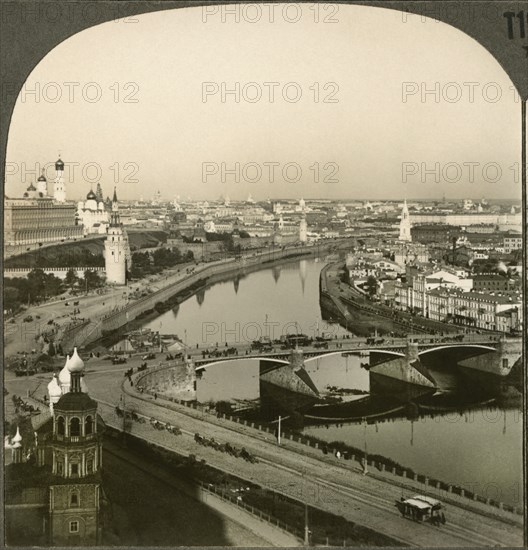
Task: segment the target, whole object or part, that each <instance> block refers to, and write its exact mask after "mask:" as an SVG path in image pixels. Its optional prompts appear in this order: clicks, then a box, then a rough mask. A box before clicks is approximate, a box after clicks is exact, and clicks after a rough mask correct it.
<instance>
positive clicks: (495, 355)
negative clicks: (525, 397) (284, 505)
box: [189, 334, 522, 376]
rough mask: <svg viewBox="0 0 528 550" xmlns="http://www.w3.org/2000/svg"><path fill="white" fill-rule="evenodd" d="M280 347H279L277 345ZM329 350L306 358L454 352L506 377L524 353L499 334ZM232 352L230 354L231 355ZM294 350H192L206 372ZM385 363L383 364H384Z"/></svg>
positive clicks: (339, 343) (336, 343) (350, 344)
mask: <svg viewBox="0 0 528 550" xmlns="http://www.w3.org/2000/svg"><path fill="white" fill-rule="evenodd" d="M277 345H278V344H277ZM325 345H326V346H327V347H316V346H315V345H309V346H303V347H302V348H300V349H302V352H303V355H304V357H305V358H312V357H322V356H330V355H337V354H339V355H343V354H360V355H363V354H364V355H365V356H367V355H369V354H372V353H375V354H377V355H379V356H381V357H385V358H386V360H388V361H389V362H390V359H391V357H392V358H393V359H397V358H406V359H407V362H413V361H416V360H417V359H419V358H420V357H423V356H424V355H426V354H430V353H435V352H438V351H444V350H448V349H453V350H456V351H460V352H466V353H465V355H466V357H467V355H470V357H469V358H467V359H464V360H463V361H462V362H461V364H462V365H463V366H465V367H467V368H474V369H477V370H482V371H485V372H489V373H493V374H497V375H500V376H506V375H507V374H509V372H510V370H511V368H512V366H513V365H514V363H515V362H516V361H517V360H519V359H520V357H521V354H522V340H521V338H505V337H500V336H497V335H488V334H486V335H478V334H469V335H465V336H464V337H462V338H460V337H458V338H457V337H443V338H439V337H435V336H429V335H412V336H409V337H407V338H386V339H382V338H379V339H378V341H377V343H372V342H371V341H370V340H369V341H368V342H367V339H366V338H340V339H334V340H330V341H327V342H326V343H325ZM228 349H230V353H228ZM291 351H292V350H291V349H272V350H271V351H261V350H256V349H253V348H252V347H251V345H250V344H247V343H245V344H234V345H232V346H231V348H224V349H223V348H222V347H216V348H213V349H211V348H205V349H204V348H197V349H193V350H189V355H190V356H191V357H192V358H193V360H194V363H195V365H196V370H197V371H200V370H203V369H205V368H207V367H209V366H210V365H213V364H218V363H223V362H226V361H232V360H237V359H250V358H251V359H262V360H266V359H268V360H270V359H271V360H274V361H277V362H279V363H288V362H289V361H288V359H289V357H290V354H291ZM380 362H381V361H380Z"/></svg>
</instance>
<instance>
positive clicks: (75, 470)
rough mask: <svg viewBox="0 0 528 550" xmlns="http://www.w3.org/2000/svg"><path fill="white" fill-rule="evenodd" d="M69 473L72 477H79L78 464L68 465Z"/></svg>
mask: <svg viewBox="0 0 528 550" xmlns="http://www.w3.org/2000/svg"><path fill="white" fill-rule="evenodd" d="M70 471H71V475H72V476H78V475H79V465H78V464H70Z"/></svg>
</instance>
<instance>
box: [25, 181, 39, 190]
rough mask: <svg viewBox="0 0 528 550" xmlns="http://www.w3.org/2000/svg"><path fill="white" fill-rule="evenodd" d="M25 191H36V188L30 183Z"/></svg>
mask: <svg viewBox="0 0 528 550" xmlns="http://www.w3.org/2000/svg"><path fill="white" fill-rule="evenodd" d="M27 190H28V191H36V190H37V188H36V187H35V186H34V185H33V184H32V183H30V184H29V187H28V188H27Z"/></svg>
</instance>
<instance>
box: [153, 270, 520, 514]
mask: <svg viewBox="0 0 528 550" xmlns="http://www.w3.org/2000/svg"><path fill="white" fill-rule="evenodd" d="M323 265H324V262H323V261H321V262H317V261H315V260H314V259H309V260H306V259H303V260H296V261H292V262H289V263H287V264H283V265H282V266H277V267H271V268H269V269H265V270H262V271H258V272H254V273H251V274H249V275H247V276H246V277H242V278H238V279H237V280H232V281H229V282H224V283H219V284H216V285H214V286H212V287H210V288H208V289H207V290H205V291H201V292H200V293H198V294H196V295H195V296H193V297H191V298H189V299H188V300H187V301H185V302H183V303H182V304H180V306H179V308H178V309H177V310H172V311H168V312H166V313H165V314H163V315H161V316H160V317H158V318H157V319H155V320H154V321H151V322H149V323H147V324H146V325H145V326H146V327H148V328H151V329H152V330H160V332H162V333H171V334H178V336H179V337H180V338H182V339H183V340H185V341H186V343H187V344H188V345H190V346H194V345H196V344H197V343H198V344H199V345H200V346H202V345H211V346H212V347H213V346H215V345H216V343H218V344H219V345H225V342H228V343H230V342H240V341H252V340H255V339H257V338H259V337H261V336H270V337H271V338H279V337H280V336H281V335H282V334H287V333H304V334H308V335H310V336H312V337H313V336H317V335H321V334H322V333H323V332H324V333H330V334H334V333H339V334H342V333H343V332H345V331H344V329H342V328H341V327H340V326H339V325H337V324H332V323H327V322H325V321H324V320H323V319H322V316H321V310H320V306H319V273H320V270H321V268H322V267H323ZM362 361H365V359H364V358H360V357H357V356H349V357H342V356H341V355H329V356H326V357H320V358H317V359H309V360H306V362H305V365H306V371H307V372H308V374H309V375H310V377H311V378H312V380H313V382H314V383H315V385H316V386H317V388H318V389H319V391H320V392H321V393H324V392H325V391H326V389H327V386H336V387H338V388H349V389H354V390H361V391H362V392H368V391H369V388H370V383H369V373H368V371H366V370H365V369H363V368H361V366H360V364H361V362H362ZM197 397H198V400H199V401H200V402H206V401H209V400H235V401H247V402H251V401H254V400H256V399H258V397H259V362H258V360H256V359H242V360H238V361H226V362H223V363H220V364H217V365H214V366H211V367H208V368H207V369H206V371H205V372H204V373H203V376H202V378H201V379H199V380H198V388H197ZM356 398H357V396H356ZM454 408H456V407H454ZM316 409H317V408H316ZM430 412H431V415H430V416H426V417H421V418H416V419H415V420H413V421H411V420H409V419H408V418H406V417H405V416H403V417H395V418H390V419H386V420H383V421H382V420H379V421H377V422H374V421H373V420H370V421H369V424H368V425H364V424H362V423H360V422H347V421H343V422H340V423H339V424H336V422H332V421H329V422H328V424H326V425H321V424H318V425H312V426H308V427H305V429H304V431H305V433H307V434H310V435H314V436H317V437H318V438H320V439H323V440H326V441H329V442H330V441H344V442H345V443H347V444H350V445H352V446H354V447H357V448H361V449H364V448H365V445H366V447H367V450H368V453H369V454H380V455H383V456H387V457H390V458H392V459H393V460H395V461H396V462H398V463H400V464H401V465H403V466H406V467H409V468H412V469H414V470H415V471H416V472H417V473H420V474H424V475H427V476H429V477H431V478H436V479H441V480H442V481H445V482H449V483H453V484H458V485H462V486H463V487H466V488H467V489H468V490H471V491H474V492H476V493H477V494H479V495H482V496H484V497H489V498H492V499H497V500H501V501H503V502H506V503H509V504H513V505H516V506H520V505H521V502H522V500H521V499H522V430H523V426H522V412H521V410H520V405H516V406H514V407H511V406H510V407H509V408H501V407H499V406H497V405H495V404H492V406H490V405H486V406H484V405H481V406H479V405H473V406H472V407H471V408H470V409H469V410H466V411H465V412H449V411H447V412H446V411H445V410H444V411H442V414H439V411H436V410H435V411H432V410H431V411H430ZM308 414H310V415H311V414H314V413H312V412H309V413H308ZM323 416H324V415H323Z"/></svg>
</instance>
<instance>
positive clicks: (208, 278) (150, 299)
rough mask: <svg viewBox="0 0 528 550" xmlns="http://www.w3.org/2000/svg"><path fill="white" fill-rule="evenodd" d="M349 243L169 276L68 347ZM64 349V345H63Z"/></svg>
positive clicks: (270, 253)
mask: <svg viewBox="0 0 528 550" xmlns="http://www.w3.org/2000/svg"><path fill="white" fill-rule="evenodd" d="M345 243H346V240H343V239H341V240H336V241H331V242H328V243H324V244H317V245H306V246H302V247H299V246H292V247H284V248H281V249H275V248H272V249H268V250H266V251H263V252H260V253H254V254H252V255H251V256H249V255H246V256H241V257H239V258H228V259H224V260H219V261H216V262H210V263H205V264H200V265H197V266H195V267H193V268H192V270H189V273H188V274H185V276H182V275H181V274H178V275H174V276H172V277H168V278H167V279H165V280H164V281H163V282H161V283H157V284H158V286H160V285H163V286H162V287H161V288H158V289H157V290H155V291H154V292H152V293H151V294H149V295H147V296H144V297H142V298H140V299H138V300H135V301H133V302H129V303H128V304H126V305H124V306H123V307H121V308H120V309H118V310H116V311H113V312H111V313H110V314H107V315H105V316H103V317H101V318H99V319H91V321H90V323H88V324H84V325H83V326H79V327H78V328H76V329H74V330H73V331H72V332H70V334H69V335H68V345H69V346H70V347H71V346H73V345H77V346H81V345H87V344H91V343H94V342H96V341H98V340H99V339H101V338H102V337H103V336H107V335H110V334H112V333H115V332H116V331H119V330H120V329H122V328H123V327H125V326H126V325H127V324H128V323H130V322H132V321H134V320H135V319H136V318H138V317H139V316H141V315H143V314H145V312H148V311H150V310H153V309H154V308H155V306H156V304H157V303H165V302H167V301H168V300H169V299H171V298H172V297H174V296H176V295H178V294H185V298H187V297H189V296H190V295H192V294H194V293H196V292H197V291H198V290H201V289H205V288H207V287H209V286H211V285H213V284H215V283H218V282H221V281H225V280H229V279H230V278H233V277H236V276H237V275H247V274H249V273H251V272H253V271H258V270H260V269H265V268H268V267H271V266H273V265H277V264H280V263H283V262H287V261H291V260H294V259H296V258H302V257H312V256H318V255H324V254H328V253H329V252H330V251H332V250H334V249H336V248H337V247H339V246H340V245H343V244H345ZM63 347H64V346H63Z"/></svg>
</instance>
